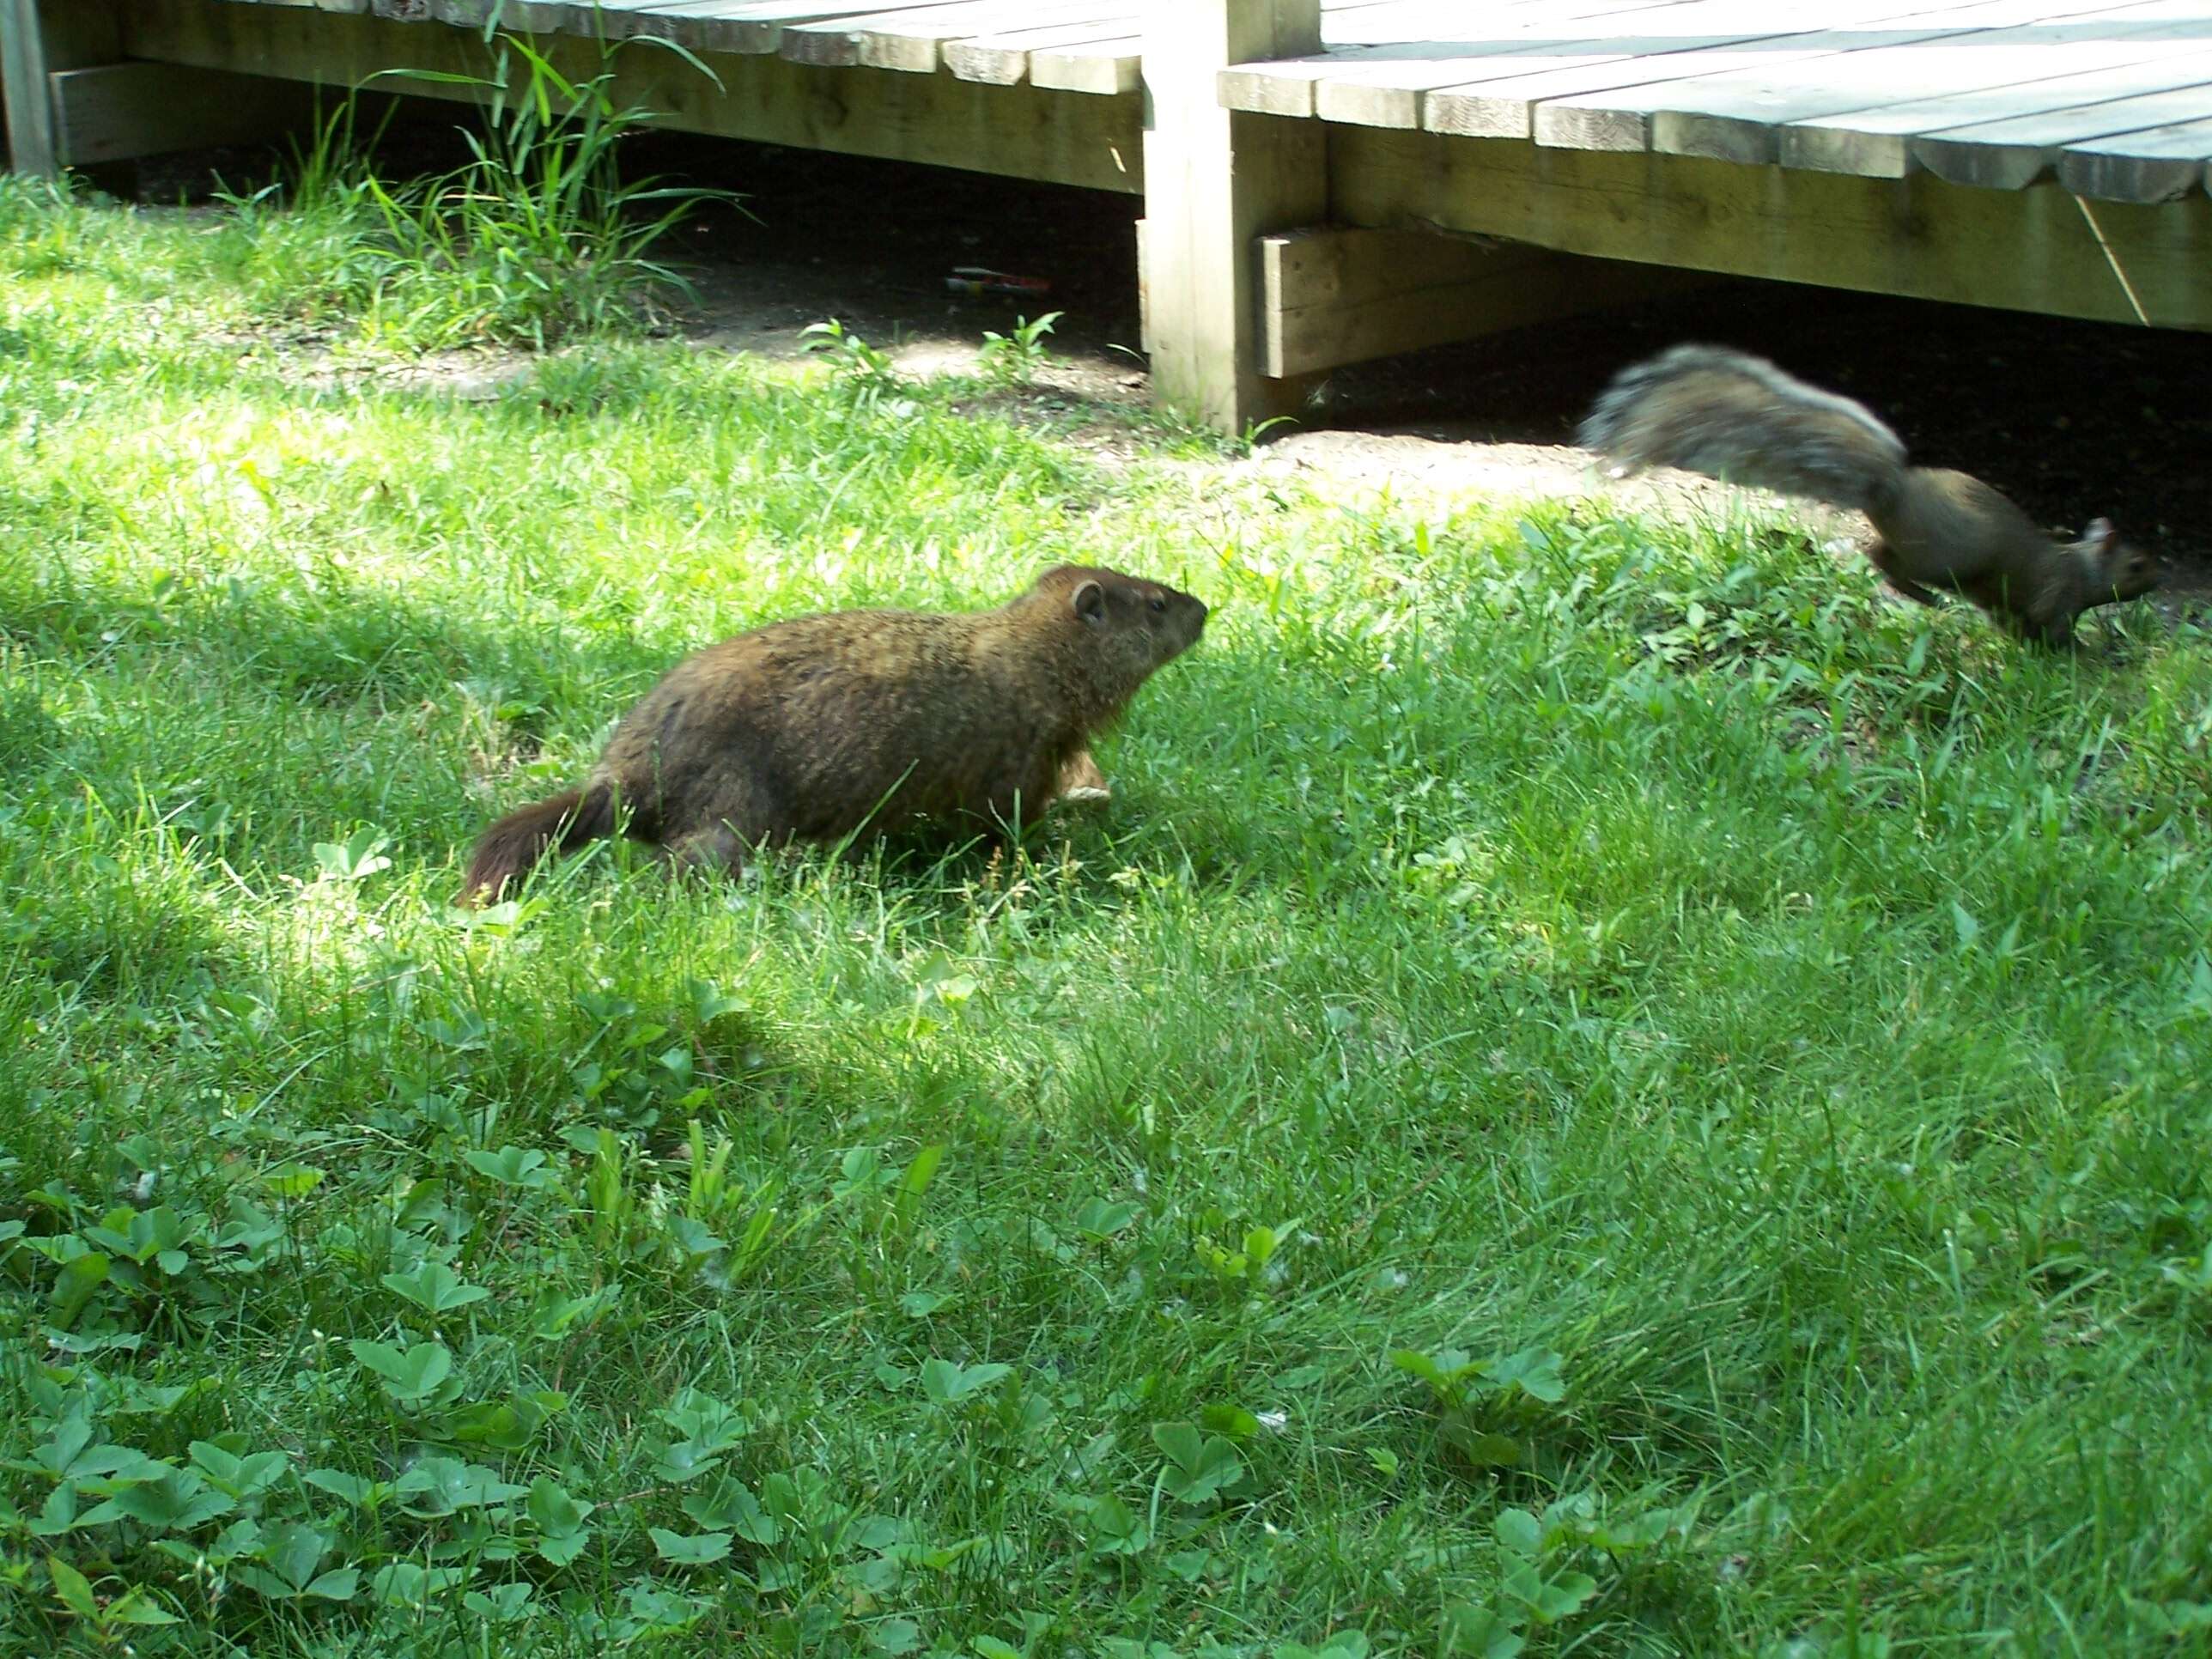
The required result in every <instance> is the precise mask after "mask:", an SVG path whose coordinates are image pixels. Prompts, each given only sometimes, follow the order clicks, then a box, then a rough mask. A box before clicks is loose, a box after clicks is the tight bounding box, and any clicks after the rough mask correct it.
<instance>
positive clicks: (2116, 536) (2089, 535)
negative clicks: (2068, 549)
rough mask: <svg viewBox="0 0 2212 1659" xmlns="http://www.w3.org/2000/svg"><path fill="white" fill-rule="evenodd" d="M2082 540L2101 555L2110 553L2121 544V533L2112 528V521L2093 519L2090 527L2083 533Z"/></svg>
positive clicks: (2090, 521)
mask: <svg viewBox="0 0 2212 1659" xmlns="http://www.w3.org/2000/svg"><path fill="white" fill-rule="evenodd" d="M2081 539H2082V540H2083V541H2085V542H2087V543H2088V544H2089V545H2090V546H2091V547H2093V548H2094V549H2096V550H2097V551H2098V552H2100V553H2109V552H2111V551H2112V550H2113V549H2114V548H2116V547H2118V545H2119V544H2120V532H2118V531H2117V530H2115V529H2113V528H2112V520H2110V519H2092V520H2089V527H2088V528H2087V530H2084V531H2083V532H2081Z"/></svg>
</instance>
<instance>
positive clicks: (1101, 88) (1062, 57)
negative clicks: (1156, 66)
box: [1030, 34, 1145, 94]
mask: <svg viewBox="0 0 2212 1659" xmlns="http://www.w3.org/2000/svg"><path fill="white" fill-rule="evenodd" d="M1144 53H1145V43H1144V41H1143V40H1142V39H1141V38H1140V37H1139V36H1136V35H1133V34H1132V35H1124V36H1122V37H1121V39H1120V40H1093V41H1091V43H1090V44H1089V45H1088V46H1048V47H1046V48H1044V49H1043V50H1042V51H1037V52H1031V53H1030V85H1031V86H1033V87H1036V88H1041V89H1043V90H1047V91H1053V92H1089V93H1102V94H1120V93H1133V92H1135V91H1136V90H1137V88H1138V87H1139V84H1140V83H1141V81H1142V76H1143V73H1144Z"/></svg>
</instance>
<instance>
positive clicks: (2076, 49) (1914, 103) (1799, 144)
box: [1775, 0, 2212, 179]
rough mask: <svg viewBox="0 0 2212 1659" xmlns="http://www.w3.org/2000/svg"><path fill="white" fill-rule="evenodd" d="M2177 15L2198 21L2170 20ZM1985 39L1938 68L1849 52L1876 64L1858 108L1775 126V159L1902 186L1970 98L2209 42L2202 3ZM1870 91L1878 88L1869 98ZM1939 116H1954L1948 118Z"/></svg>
mask: <svg viewBox="0 0 2212 1659" xmlns="http://www.w3.org/2000/svg"><path fill="white" fill-rule="evenodd" d="M2178 9H2193V10H2195V11H2196V12H2197V15H2196V16H2195V17H2194V18H2190V17H2184V16H2177V15H2175V13H2176V11H2177V10H2178ZM2146 14H2151V15H2146ZM1993 33H1995V34H1996V35H2000V36H2002V39H1993V40H1987V41H1984V40H1976V41H1974V43H1973V44H1972V46H1971V47H1962V48H1960V50H1959V51H1958V52H1945V53H1929V54H1927V55H1926V58H1939V59H1940V60H1941V61H1937V62H1934V63H1929V62H1928V61H1926V58H1921V59H1916V58H1914V56H1913V54H1912V51H1911V48H1909V47H1907V48H1905V49H1903V50H1901V51H1899V52H1895V53H1890V52H1867V53H1863V54H1859V53H1854V54H1852V57H1853V58H1859V57H1863V58H1867V59H1869V60H1875V61H1872V62H1869V63H1868V64H1860V65H1854V66H1852V67H1853V69H1854V72H1855V79H1854V82H1853V85H1854V87H1855V88H1856V89H1857V103H1856V104H1855V105H1853V106H1849V107H1844V108H1839V109H1838V110H1837V112H1835V113H1833V114H1830V115H1823V116H1817V117H1801V118H1796V119H1793V120H1791V121H1790V122H1789V123H1788V124H1787V125H1781V126H1778V127H1777V129H1776V131H1775V144H1776V148H1775V155H1776V159H1777V160H1778V161H1781V163H1782V164H1783V165H1784V167H1812V168H1818V169H1820V170H1822V171H1826V172H1830V173H1857V174H1859V175H1860V176H1862V177H1863V178H1872V179H1897V178H1902V177H1903V176H1904V175H1905V173H1907V172H1908V171H1910V170H1911V166H1912V142H1913V140H1914V139H1916V138H1917V137H1919V136H1920V135H1921V134H1922V133H1923V132H1925V131H1929V128H1930V127H1942V126H1952V125H1960V123H1962V122H1965V121H1971V120H1972V118H1974V114H1975V112H1976V105H1975V104H1974V102H1973V99H1974V97H1975V96H1976V95H1978V94H1988V93H1991V92H1994V93H1996V94H1997V96H1998V98H1999V99H2000V100H2002V99H2003V98H2004V97H2006V96H2007V95H2008V94H2009V91H2010V89H2011V88H2015V87H2020V86H2028V87H2033V86H2037V85H2040V84H2041V83H2044V82H2051V81H2055V80H2057V79H2058V78H2059V77H2061V76H2064V75H2069V74H2079V73H2083V72H2086V71H2087V70H2104V69H2117V68H2118V67H2120V66H2121V65H2124V64H2131V63H2138V62H2142V61H2143V60H2145V59H2148V58H2156V57H2159V56H2160V55H2170V54H2172V52H2175V51H2176V50H2177V49H2178V48H2179V47H2180V46H2186V45H2193V44H2203V43H2205V42H2206V41H2208V40H2212V22H2208V20H2206V19H2205V17H2204V16H2203V11H2202V7H2201V3H2200V0H2157V3H2156V4H2155V5H2154V6H2152V7H2149V8H2145V7H2141V6H2129V7H2125V8H2124V9H2122V10H2121V11H2118V12H2112V13H2107V14H2106V15H2102V16H2099V17H2092V18H2079V19H2073V20H2069V21H2063V22H2051V23H2047V24H2041V25H2035V26H2031V27H2027V28H2024V29H2021V30H1999V31H1994V32H1993ZM2061 47H2063V48H2064V50H2063V51H2061V50H2059V48H2061ZM1869 88H1881V90H1880V92H1879V93H1878V94H1876V95H1874V96H1869V95H1867V94H1868V91H1869ZM2033 95H2034V94H2031V96H2033ZM2061 101H2068V102H2070V101H2072V100H2061ZM2015 107H2016V106H2015ZM1947 108H1948V109H1951V110H1956V111H1958V112H1959V113H1957V114H1955V115H1952V116H1950V117H1949V118H1946V117H1945V115H1944V113H1943V111H1944V110H1945V109H1947Z"/></svg>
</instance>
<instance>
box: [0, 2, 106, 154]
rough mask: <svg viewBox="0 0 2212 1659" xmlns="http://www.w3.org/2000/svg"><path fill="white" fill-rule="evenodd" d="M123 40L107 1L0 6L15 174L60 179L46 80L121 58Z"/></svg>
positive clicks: (1, 62)
mask: <svg viewBox="0 0 2212 1659" xmlns="http://www.w3.org/2000/svg"><path fill="white" fill-rule="evenodd" d="M121 39H122V36H121V33H120V28H119V25H118V20H117V15H116V10H115V8H114V7H113V6H112V4H110V3H108V0H0V88H5V91H6V103H7V110H8V154H9V163H10V165H11V166H13V167H14V168H15V171H16V172H18V173H40V174H43V175H45V176H46V177H48V178H52V177H53V176H54V175H56V174H58V173H60V171H61V170H62V166H63V163H64V155H63V152H62V149H61V147H60V143H59V138H58V134H57V132H56V131H55V125H56V116H57V113H58V112H57V110H56V108H55V105H54V95H53V88H52V82H50V81H49V79H48V76H52V75H53V74H54V73H56V72H57V71H58V70H73V69H84V68H88V67H90V66H92V65H94V64H106V63H112V62H113V61H114V60H115V59H116V58H119V57H121V56H122V52H121V49H120V42H121Z"/></svg>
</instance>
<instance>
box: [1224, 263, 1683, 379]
mask: <svg viewBox="0 0 2212 1659" xmlns="http://www.w3.org/2000/svg"><path fill="white" fill-rule="evenodd" d="M1711 280H1712V279H1711V277H1710V276H1705V274H1703V273H1701V272H1697V271H1680V270H1670V269H1668V268H1667V267H1664V266H1660V265H1639V264H1629V263H1627V262H1626V261H1622V260H1614V259H1585V258H1578V257H1577V256H1576V255H1573V254H1570V253H1553V252H1549V251H1548V250H1547V249H1544V248H1534V247H1522V246H1516V245H1514V244H1511V243H1498V242H1474V241H1468V240H1461V239H1458V238H1455V237H1449V236H1440V235H1437V234H1434V233H1432V232H1427V231H1408V230H1358V229H1352V228H1347V227H1342V226H1331V227H1327V228H1319V229H1311V230H1297V231H1291V232H1289V233H1288V234H1281V235H1273V236H1263V237H1261V239H1260V319H1261V352H1260V372H1261V374H1267V375H1269V376H1271V377H1273V378H1274V379H1278V380H1281V379H1285V378H1287V377H1290V376H1292V375H1298V374H1314V373H1317V372H1319V371H1321V370H1323V369H1330V368H1338V367H1340V366H1341V365H1342V364H1345V363H1355V362H1364V361H1365V360H1366V359H1368V358H1370V357H1387V356H1391V355H1392V354H1393V353H1395V352H1400V351H1415V350H1419V349H1421V348H1423V347H1425V346H1435V345H1445V344H1449V343H1451V342H1453V341H1455V340H1472V339H1476V338H1479V337H1481V336H1483V335H1485V334H1494V333H1497V332H1498V331H1501V330H1504V329H1509V328H1517V327H1519V326H1521V325H1522V324H1524V323H1534V322H1541V321H1543V320H1545V319H1547V318H1554V317H1566V316H1572V315H1575V314H1577V313H1582V312H1588V311H1596V310H1601V309H1604V308H1606V307H1611V306H1618V305H1628V304H1632V303H1633V302H1635V301H1638V300H1643V299H1647V298H1649V297H1650V296H1651V295H1654V294H1659V293H1667V292H1673V291H1676V290H1679V289H1683V288H1687V287H1692V286H1695V285H1697V284H1699V283H1706V282H1710V281H1711Z"/></svg>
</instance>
